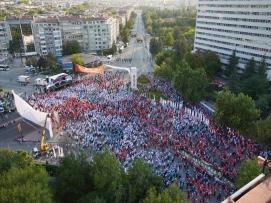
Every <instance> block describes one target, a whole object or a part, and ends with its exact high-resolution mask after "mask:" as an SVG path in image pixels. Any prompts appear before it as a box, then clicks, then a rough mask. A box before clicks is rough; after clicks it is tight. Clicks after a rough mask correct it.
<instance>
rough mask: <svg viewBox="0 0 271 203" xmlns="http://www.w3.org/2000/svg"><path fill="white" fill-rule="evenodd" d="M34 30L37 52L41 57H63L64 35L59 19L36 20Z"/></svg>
mask: <svg viewBox="0 0 271 203" xmlns="http://www.w3.org/2000/svg"><path fill="white" fill-rule="evenodd" d="M33 28H34V39H35V44H36V50H37V52H38V53H39V54H40V55H48V54H49V53H52V54H53V55H54V56H62V35H61V28H60V24H59V21H58V18H57V17H45V18H35V20H34V23H33Z"/></svg>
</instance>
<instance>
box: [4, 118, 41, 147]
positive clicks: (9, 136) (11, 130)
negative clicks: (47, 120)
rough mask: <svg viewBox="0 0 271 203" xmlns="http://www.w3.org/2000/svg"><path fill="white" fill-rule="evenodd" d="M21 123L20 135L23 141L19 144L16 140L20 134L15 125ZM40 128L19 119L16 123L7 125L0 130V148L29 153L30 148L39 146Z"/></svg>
mask: <svg viewBox="0 0 271 203" xmlns="http://www.w3.org/2000/svg"><path fill="white" fill-rule="evenodd" d="M19 122H20V123H21V128H22V135H23V136H24V137H25V138H24V139H25V141H23V142H21V141H19V140H17V139H16V138H18V137H20V136H21V134H20V133H19V132H18V129H17V125H18V123H19ZM39 140H40V128H38V127H37V126H35V125H33V124H32V123H30V122H27V121H24V120H23V119H22V118H19V119H18V121H16V122H13V123H12V124H9V125H8V126H7V127H5V128H0V148H8V149H11V150H25V151H29V152H30V151H31V150H32V148H33V147H34V146H36V145H38V144H39V142H38V141H39Z"/></svg>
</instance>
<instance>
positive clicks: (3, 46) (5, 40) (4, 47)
mask: <svg viewBox="0 0 271 203" xmlns="http://www.w3.org/2000/svg"><path fill="white" fill-rule="evenodd" d="M9 40H11V35H10V30H9V27H8V24H7V22H6V21H0V58H6V57H7V55H8V47H9Z"/></svg>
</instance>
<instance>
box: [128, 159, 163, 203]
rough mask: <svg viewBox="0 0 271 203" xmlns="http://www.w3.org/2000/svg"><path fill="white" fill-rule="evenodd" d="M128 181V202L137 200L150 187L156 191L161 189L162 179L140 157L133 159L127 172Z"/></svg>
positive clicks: (144, 194) (140, 198) (139, 199)
mask: <svg viewBox="0 0 271 203" xmlns="http://www.w3.org/2000/svg"><path fill="white" fill-rule="evenodd" d="M127 176H128V182H129V202H135V203H136V202H139V201H141V200H142V199H143V198H144V197H145V196H146V194H147V191H148V189H149V188H150V187H153V188H155V189H156V190H157V191H161V189H162V185H163V182H162V179H161V178H160V177H158V176H157V175H155V174H154V173H153V172H152V171H151V169H150V167H149V166H148V165H147V164H146V163H144V162H143V160H142V159H136V160H134V162H133V164H132V166H131V167H130V168H129V170H128V173H127Z"/></svg>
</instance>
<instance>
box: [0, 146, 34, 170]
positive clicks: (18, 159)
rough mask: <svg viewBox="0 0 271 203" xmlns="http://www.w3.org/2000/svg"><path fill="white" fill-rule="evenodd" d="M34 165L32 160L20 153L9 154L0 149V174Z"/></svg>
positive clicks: (25, 154) (24, 153)
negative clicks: (11, 169)
mask: <svg viewBox="0 0 271 203" xmlns="http://www.w3.org/2000/svg"><path fill="white" fill-rule="evenodd" d="M33 164H34V162H33V160H32V158H31V157H30V156H29V155H28V154H27V153H26V152H22V151H17V152H11V151H9V150H6V149H0V174H1V173H3V172H7V171H8V170H9V169H10V168H12V167H13V168H25V167H27V166H32V165H33Z"/></svg>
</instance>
